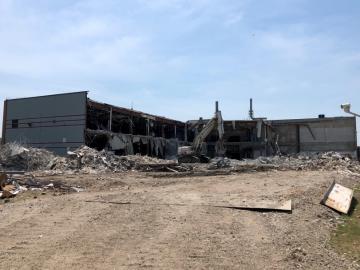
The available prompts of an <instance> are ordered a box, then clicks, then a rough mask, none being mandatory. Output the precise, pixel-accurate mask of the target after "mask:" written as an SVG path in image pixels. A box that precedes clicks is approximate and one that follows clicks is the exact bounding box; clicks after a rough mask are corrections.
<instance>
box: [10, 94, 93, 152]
mask: <svg viewBox="0 0 360 270" xmlns="http://www.w3.org/2000/svg"><path fill="white" fill-rule="evenodd" d="M86 106H87V92H78V93H68V94H58V95H50V96H41V97H32V98H23V99H11V100H6V101H5V104H4V123H3V125H4V126H3V142H14V141H17V142H20V143H24V144H27V145H30V146H34V147H38V148H46V149H48V150H51V151H54V152H56V153H58V154H64V153H66V151H67V150H68V149H74V148H77V147H79V146H80V145H82V144H84V143H85V139H84V130H85V128H86Z"/></svg>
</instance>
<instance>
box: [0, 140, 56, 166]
mask: <svg viewBox="0 0 360 270" xmlns="http://www.w3.org/2000/svg"><path fill="white" fill-rule="evenodd" d="M54 158H55V155H54V154H53V153H51V152H49V151H47V150H45V149H38V148H32V147H24V146H22V145H20V144H17V143H7V144H5V145H2V146H1V148H0V169H1V170H20V171H34V170H42V169H45V168H47V167H48V165H49V161H51V160H53V159H54Z"/></svg>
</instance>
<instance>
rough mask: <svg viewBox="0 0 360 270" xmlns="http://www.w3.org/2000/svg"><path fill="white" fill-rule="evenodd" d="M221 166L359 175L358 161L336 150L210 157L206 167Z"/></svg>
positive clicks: (219, 167)
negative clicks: (251, 156)
mask: <svg viewBox="0 0 360 270" xmlns="http://www.w3.org/2000/svg"><path fill="white" fill-rule="evenodd" d="M221 168H233V169H241V168H252V169H254V170H261V169H263V168H268V169H279V170H297V171H298V170H336V171H340V172H343V173H346V174H352V175H359V176H360V163H359V161H357V160H355V159H352V158H351V157H349V156H348V155H345V154H340V153H338V152H325V153H307V154H296V155H288V156H273V157H259V158H257V159H244V160H234V159H228V158H223V159H219V158H215V159H212V160H211V161H210V163H209V165H208V169H210V170H211V169H212V170H213V169H221Z"/></svg>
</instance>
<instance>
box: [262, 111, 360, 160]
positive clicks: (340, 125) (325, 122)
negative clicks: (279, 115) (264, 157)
mask: <svg viewBox="0 0 360 270" xmlns="http://www.w3.org/2000/svg"><path fill="white" fill-rule="evenodd" d="M268 123H270V124H271V126H272V127H273V128H274V130H275V132H276V133H277V134H278V135H279V142H278V144H279V147H280V149H281V151H282V152H283V153H286V154H293V153H299V152H327V151H337V152H343V153H350V154H354V155H355V153H356V148H357V136H356V119H355V118H354V117H332V118H313V119H298V120H275V121H268Z"/></svg>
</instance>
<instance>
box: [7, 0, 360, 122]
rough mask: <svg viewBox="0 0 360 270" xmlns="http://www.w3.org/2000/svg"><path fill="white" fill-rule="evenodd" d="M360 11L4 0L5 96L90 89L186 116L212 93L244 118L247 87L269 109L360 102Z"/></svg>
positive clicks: (214, 1) (314, 110) (352, 4)
mask: <svg viewBox="0 0 360 270" xmlns="http://www.w3.org/2000/svg"><path fill="white" fill-rule="evenodd" d="M359 14H360V1H358V0H352V1H351V0H347V1H338V0H316V1H313V0H256V1H255V0H253V1H251V0H122V1H115V0H102V1H99V0H90V1H76V0H62V1H55V0H48V1H45V0H37V1H33V0H0V94H1V96H2V97H3V98H16V97H23V96H32V95H42V94H52V93H57V92H67V91H78V90H89V91H90V97H91V98H93V99H96V100H99V101H104V102H108V103H112V104H115V105H119V106H125V107H130V106H131V104H133V106H134V108H135V109H137V110H143V111H146V112H149V113H153V114H158V115H164V116H168V117H171V118H175V119H179V120H188V119H197V118H198V117H199V116H203V117H209V116H211V115H212V113H213V111H214V101H215V100H219V101H220V109H221V110H222V112H223V116H224V118H226V119H246V118H247V112H248V100H249V98H250V97H253V98H254V103H255V114H256V116H265V117H268V118H270V119H281V118H302V117H316V116H317V115H318V114H326V115H327V116H339V115H344V113H343V112H342V111H341V110H340V107H339V105H340V104H341V103H343V102H347V101H350V102H351V103H352V105H353V110H354V111H357V112H360V46H359V44H360V31H359V29H360V16H359ZM1 106H2V105H1ZM0 109H2V108H0Z"/></svg>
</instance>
